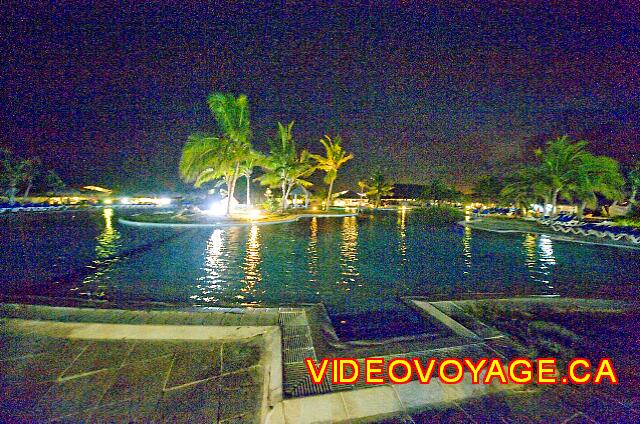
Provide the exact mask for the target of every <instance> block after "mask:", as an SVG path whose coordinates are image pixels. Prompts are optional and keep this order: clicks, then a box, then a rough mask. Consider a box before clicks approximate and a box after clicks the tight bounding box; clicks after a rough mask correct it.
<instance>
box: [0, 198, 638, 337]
mask: <svg viewBox="0 0 640 424" xmlns="http://www.w3.org/2000/svg"><path fill="white" fill-rule="evenodd" d="M117 218H118V212H114V210H112V209H105V210H101V211H97V212H58V213H51V214H29V215H22V216H0V240H1V243H2V248H1V249H0V294H2V295H4V296H5V297H21V296H27V295H38V296H47V297H65V298H69V297H70V298H85V299H106V300H113V301H157V302H188V303H191V304H197V305H216V304H229V303H235V304H255V305H281V304H296V303H317V302H322V303H324V304H325V306H326V308H327V310H328V312H329V314H330V316H331V317H332V321H333V322H334V323H335V324H336V328H337V331H338V332H339V333H340V332H341V331H343V330H344V331H343V334H344V335H345V337H346V338H350V336H349V334H357V333H358V331H359V330H358V329H357V328H356V329H355V330H354V328H353V327H354V326H353V322H354V319H353V318H348V317H358V318H357V319H356V321H358V322H360V321H361V322H362V325H361V327H362V328H365V327H366V328H367V329H368V330H367V331H373V332H374V333H375V331H377V330H376V328H378V329H380V328H382V329H384V328H389V326H391V327H393V325H394V324H393V323H389V322H388V320H385V319H382V318H381V317H385V316H393V314H392V313H391V312H390V311H396V312H395V314H396V315H397V316H398V318H397V319H396V320H395V322H396V324H397V325H398V331H399V332H401V333H405V332H407V331H408V332H409V333H410V332H411V331H415V332H421V331H423V325H425V324H424V323H422V322H421V321H420V320H418V321H416V322H414V323H411V324H410V325H404V324H403V323H404V322H405V321H406V320H407V317H411V316H415V314H412V313H409V312H408V311H407V310H406V308H404V307H403V306H402V304H401V303H400V302H399V298H400V297H401V296H408V295H419V296H448V295H455V294H460V293H476V292H482V293H502V294H504V295H528V294H542V295H560V296H572V295H576V296H582V297H585V296H587V297H590V296H607V297H618V298H636V297H637V295H638V288H637V286H638V285H637V283H638V282H639V281H640V251H638V250H631V249H620V248H609V247H603V246H594V245H587V244H579V243H570V242H558V241H553V240H551V239H550V238H549V237H547V236H536V235H531V234H511V235H503V234H496V233H488V232H482V231H475V230H471V229H469V228H464V227H461V226H457V225H450V226H444V227H437V228H433V227H430V226H429V225H427V224H426V223H425V222H424V221H423V220H422V219H421V218H420V214H419V213H416V212H412V211H398V212H394V211H391V212H386V213H376V214H375V215H371V216H366V217H346V218H312V219H303V220H300V221H298V222H296V223H290V224H279V225H267V226H251V227H230V228H219V229H214V228H189V229H175V228H149V227H130V226H126V225H122V224H120V223H118V220H117ZM336 318H338V319H336ZM342 321H345V323H347V324H346V325H344V329H341V327H342V326H341V322H342ZM376 323H378V324H376ZM376 326H377V327H376ZM355 327H358V326H357V325H356V326H355ZM401 327H402V328H401ZM407 328H409V330H407ZM411 329H413V330H411ZM383 332H384V331H383Z"/></svg>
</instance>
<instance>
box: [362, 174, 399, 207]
mask: <svg viewBox="0 0 640 424" xmlns="http://www.w3.org/2000/svg"><path fill="white" fill-rule="evenodd" d="M365 187H366V188H365V189H366V190H367V191H366V194H367V196H373V197H374V199H375V200H374V206H375V207H376V208H377V207H380V200H381V198H382V196H391V195H392V194H393V184H392V183H390V182H388V181H387V180H386V178H385V176H384V175H383V174H382V172H380V171H376V172H375V173H374V174H373V175H372V176H371V178H369V179H368V180H367V182H366V185H365Z"/></svg>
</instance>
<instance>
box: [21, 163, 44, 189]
mask: <svg viewBox="0 0 640 424" xmlns="http://www.w3.org/2000/svg"><path fill="white" fill-rule="evenodd" d="M41 165H42V162H41V161H40V159H39V158H33V159H26V160H25V161H24V165H23V167H24V174H23V176H22V180H23V182H24V183H25V184H26V185H27V188H26V189H25V190H24V194H23V195H24V197H29V193H31V188H32V187H33V180H34V179H35V178H36V177H37V176H38V174H39V173H40V166H41Z"/></svg>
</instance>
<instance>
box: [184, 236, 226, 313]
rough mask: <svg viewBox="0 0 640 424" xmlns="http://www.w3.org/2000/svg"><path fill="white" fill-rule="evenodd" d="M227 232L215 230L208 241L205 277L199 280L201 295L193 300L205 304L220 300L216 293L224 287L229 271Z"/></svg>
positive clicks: (205, 257)
mask: <svg viewBox="0 0 640 424" xmlns="http://www.w3.org/2000/svg"><path fill="white" fill-rule="evenodd" d="M224 233H225V230H221V229H215V230H213V233H212V234H211V237H210V238H209V240H208V241H207V245H206V248H205V255H204V266H203V267H202V269H203V270H204V271H205V275H204V276H202V277H200V278H199V279H198V284H197V288H198V290H199V291H200V293H201V295H193V296H191V298H192V299H195V300H201V301H203V302H215V301H217V300H218V298H217V297H216V296H212V294H214V293H218V292H219V291H220V289H221V287H222V285H221V283H222V282H223V281H222V278H223V274H224V273H225V272H226V270H227V262H226V260H225V258H224V257H223V255H224V253H225V252H224V238H223V236H224Z"/></svg>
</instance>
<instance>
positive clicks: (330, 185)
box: [324, 179, 335, 211]
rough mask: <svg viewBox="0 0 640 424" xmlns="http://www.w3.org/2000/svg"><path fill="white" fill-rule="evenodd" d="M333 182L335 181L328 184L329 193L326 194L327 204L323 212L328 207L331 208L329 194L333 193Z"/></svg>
mask: <svg viewBox="0 0 640 424" xmlns="http://www.w3.org/2000/svg"><path fill="white" fill-rule="evenodd" d="M334 181H335V179H333V180H331V183H329V191H328V192H327V204H326V205H325V208H324V209H325V210H327V211H328V210H329V207H330V206H331V192H332V191H333V182H334Z"/></svg>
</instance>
